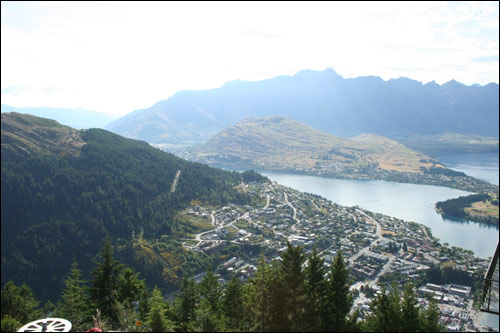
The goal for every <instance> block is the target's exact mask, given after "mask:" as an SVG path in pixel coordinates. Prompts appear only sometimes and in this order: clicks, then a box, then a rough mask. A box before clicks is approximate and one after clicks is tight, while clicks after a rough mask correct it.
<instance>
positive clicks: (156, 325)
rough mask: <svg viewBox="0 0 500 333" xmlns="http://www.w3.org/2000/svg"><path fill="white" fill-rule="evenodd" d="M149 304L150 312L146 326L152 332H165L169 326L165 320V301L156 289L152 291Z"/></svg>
mask: <svg viewBox="0 0 500 333" xmlns="http://www.w3.org/2000/svg"><path fill="white" fill-rule="evenodd" d="M149 303H150V304H151V310H150V311H149V313H148V315H147V320H146V326H148V327H149V328H150V329H151V330H152V331H153V332H165V331H166V330H167V329H168V328H170V326H171V325H170V323H169V321H168V320H167V318H166V315H165V313H166V309H165V301H164V299H163V296H162V294H161V290H160V289H159V288H158V287H155V288H154V289H153V292H152V295H151V298H150V300H149Z"/></svg>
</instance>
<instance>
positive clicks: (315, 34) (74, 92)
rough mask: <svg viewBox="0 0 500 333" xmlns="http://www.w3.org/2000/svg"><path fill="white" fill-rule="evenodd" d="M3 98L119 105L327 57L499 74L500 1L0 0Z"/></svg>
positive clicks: (365, 65)
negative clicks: (48, 0) (121, 0)
mask: <svg viewBox="0 0 500 333" xmlns="http://www.w3.org/2000/svg"><path fill="white" fill-rule="evenodd" d="M1 6H2V8H1V13H2V19H1V24H2V29H1V33H2V35H1V44H2V47H1V49H2V51H1V63H2V68H1V78H2V79H1V80H2V87H1V89H2V90H1V91H2V103H4V104H8V105H12V106H18V107H23V106H51V107H70V108H76V107H82V108H86V109H90V110H94V111H100V112H106V113H111V114H119V115H124V114H126V113H129V112H131V111H133V110H136V109H140V108H146V107H149V106H151V105H153V104H154V103H156V102H158V101H160V100H162V99H165V98H168V97H169V96H171V95H172V94H174V93H175V92H177V91H180V90H186V89H190V90H198V89H211V88H216V87H219V86H221V85H222V84H223V83H224V82H227V81H231V80H235V79H241V80H249V81H255V80H262V79H266V78H271V77H274V76H278V75H293V74H295V73H296V72H298V71H299V70H302V69H313V70H324V69H326V68H328V67H331V68H333V69H335V70H336V71H337V73H338V74H340V75H342V76H343V77H346V78H347V77H357V76H364V75H377V76H380V77H382V78H383V79H384V80H388V79H391V78H398V77H401V76H405V77H409V78H412V79H415V80H418V81H421V82H424V83H426V82H429V81H432V80H435V81H436V82H437V83H439V84H442V83H445V82H447V81H449V80H451V79H455V80H457V81H459V82H462V83H465V84H467V85H470V84H474V83H479V84H481V85H484V84H487V83H489V82H498V77H499V33H498V31H499V7H498V2H496V1H495V2H470V3H468V2H458V3H457V2H451V3H446V2H414V3H413V2H403V3H397V2H382V3H377V2H366V3H364V2H347V3H339V2H317V3H315V2H302V3H300V2H290V3H287V2H275V3H272V2H258V3H254V2H249V3H228V2H215V3H205V2H200V3H197V2H193V3H186V2H180V3H175V2H151V3H148V2H140V3H139V2H135V3H134V2H124V3H119V2H108V3H106V2H82V3H78V2H70V3H64V2H53V3H44V2H34V3H31V2H9V1H2V2H1Z"/></svg>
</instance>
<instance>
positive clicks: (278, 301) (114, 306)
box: [2, 239, 441, 332]
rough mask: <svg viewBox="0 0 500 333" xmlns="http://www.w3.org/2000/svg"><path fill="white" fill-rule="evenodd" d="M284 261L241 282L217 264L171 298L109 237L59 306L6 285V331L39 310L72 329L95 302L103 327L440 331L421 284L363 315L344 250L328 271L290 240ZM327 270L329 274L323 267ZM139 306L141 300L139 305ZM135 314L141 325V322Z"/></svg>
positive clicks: (73, 277)
mask: <svg viewBox="0 0 500 333" xmlns="http://www.w3.org/2000/svg"><path fill="white" fill-rule="evenodd" d="M280 259H281V260H275V261H272V262H269V263H266V262H265V261H264V259H262V260H261V263H260V265H259V267H258V270H257V272H256V273H255V276H254V277H253V278H251V279H250V280H247V281H241V280H240V279H239V278H237V277H236V276H233V277H232V278H231V279H230V280H229V282H228V283H227V284H225V285H221V284H220V283H219V282H218V280H217V279H218V278H217V276H216V275H215V274H214V273H213V271H212V269H211V267H208V270H207V272H206V274H205V276H204V277H203V279H202V281H201V282H200V283H196V282H195V281H194V279H193V278H190V277H185V278H184V279H183V281H182V285H181V293H180V295H178V296H177V297H176V298H175V299H174V300H173V301H166V300H165V299H164V297H163V295H162V292H161V290H160V289H159V288H157V287H154V288H153V289H151V287H150V286H148V285H146V283H145V281H144V280H142V279H140V278H139V277H138V274H137V273H135V272H134V270H133V269H131V268H130V267H126V266H124V265H123V264H121V263H120V262H119V261H117V260H116V259H115V258H114V256H113V246H112V245H111V242H110V241H109V239H108V240H106V242H105V245H104V247H103V248H102V250H101V252H100V256H99V259H98V261H97V263H96V265H95V266H94V268H93V271H92V276H93V280H92V281H91V282H90V283H89V284H87V283H85V282H84V281H82V280H81V279H80V275H81V271H80V269H79V268H78V265H77V264H76V262H74V263H73V264H72V265H71V269H70V270H69V272H68V273H67V275H66V279H65V287H64V290H63V292H62V294H61V295H60V297H59V298H58V302H57V304H56V305H55V306H51V307H48V306H47V305H45V306H44V307H43V308H41V307H40V306H39V302H38V301H37V300H36V299H35V298H34V297H33V295H32V293H31V290H30V288H29V287H28V286H26V285H23V286H21V287H17V286H16V285H15V284H13V283H12V282H8V283H7V284H6V285H5V286H4V288H3V289H2V330H4V329H11V330H15V329H17V328H19V327H20V326H21V323H23V324H24V323H25V322H26V321H28V320H33V319H38V317H37V316H42V315H49V314H51V315H55V316H59V317H64V318H66V319H69V320H70V321H71V323H72V325H73V330H74V331H78V330H80V331H83V330H86V329H89V328H90V327H91V323H92V321H91V316H92V314H93V313H94V311H95V308H100V309H101V310H102V323H103V325H102V327H101V328H104V329H108V330H109V329H120V330H121V331H151V330H152V331H154V332H161V331H176V332H189V331H203V332H214V331H229V332H238V331H257V332H262V331H276V332H277V331H285V332H286V331H288V332H297V331H299V332H300V331H315V332H340V331H341V332H356V331H375V332H379V331H394V332H435V331H439V330H440V329H441V327H440V326H439V323H438V309H437V307H436V306H435V304H433V303H432V302H431V303H430V306H429V307H428V308H427V309H424V308H422V307H420V306H418V304H417V298H416V295H415V290H414V288H413V287H412V286H411V285H406V286H405V288H404V291H403V293H402V294H401V291H400V290H399V289H398V288H396V287H393V288H392V289H391V290H390V291H388V292H386V291H385V289H384V291H383V293H382V294H380V295H379V296H377V297H375V298H374V299H373V302H372V314H371V315H369V316H368V317H367V318H365V319H364V320H358V319H359V316H358V312H357V311H355V312H354V313H351V307H352V303H353V294H352V293H351V292H350V291H349V286H350V282H351V281H350V277H349V273H348V271H347V270H346V267H345V264H344V259H343V257H342V254H341V253H340V252H338V253H337V256H336V258H335V260H334V262H333V265H332V266H331V268H330V270H329V271H328V272H326V268H325V266H324V263H323V261H322V260H321V259H319V257H318V254H317V252H316V250H315V249H314V250H313V252H312V253H311V254H309V255H305V254H304V253H303V249H302V247H293V246H291V245H290V244H288V246H287V249H286V251H284V252H283V253H282V255H281V258H280ZM325 273H327V274H325ZM134 305H135V306H134ZM136 320H139V322H140V323H139V325H140V326H136V323H137V322H136Z"/></svg>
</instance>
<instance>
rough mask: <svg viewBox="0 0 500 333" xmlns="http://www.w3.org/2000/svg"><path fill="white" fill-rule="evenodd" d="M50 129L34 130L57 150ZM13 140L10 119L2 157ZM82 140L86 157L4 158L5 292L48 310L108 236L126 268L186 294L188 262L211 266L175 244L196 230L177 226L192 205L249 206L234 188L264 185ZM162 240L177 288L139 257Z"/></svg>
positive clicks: (112, 138) (87, 137) (132, 148)
mask: <svg viewBox="0 0 500 333" xmlns="http://www.w3.org/2000/svg"><path fill="white" fill-rule="evenodd" d="M2 117H4V115H3V114H2ZM34 118H36V117H34ZM39 119H40V118H39ZM22 120H23V121H24V119H22ZM46 123H47V124H48V122H44V123H40V122H38V123H37V124H35V125H33V126H32V127H30V128H28V130H32V128H36V129H37V130H38V133H36V134H37V135H38V136H37V137H36V138H37V139H38V138H39V137H41V136H42V134H43V137H44V139H46V140H48V141H50V139H51V132H49V130H50V129H51V128H56V127H54V126H56V125H54V124H52V123H50V124H48V125H46ZM54 123H55V122H54ZM56 124H57V123H56ZM49 125H50V128H49ZM30 126H31V125H30ZM44 126H46V127H44ZM40 128H41V129H42V130H39V129H40ZM47 128H48V129H47ZM7 131H8V128H7V129H6V126H5V127H4V119H3V118H2V151H3V150H4V140H3V138H4V133H6V132H7ZM34 132H35V130H32V132H30V133H28V132H27V134H26V135H25V137H26V138H30V137H33V133H34ZM40 133H42V134H40ZM78 135H79V136H80V137H81V140H82V141H83V142H84V144H83V146H82V147H81V151H80V152H79V154H71V155H69V154H64V153H63V152H61V153H59V154H54V153H53V152H48V153H45V154H43V153H36V154H35V153H32V152H31V153H29V154H28V156H26V157H23V158H19V156H20V155H16V159H8V158H7V157H8V156H9V155H7V154H6V155H4V154H2V176H1V177H2V178H1V182H2V183H1V191H2V192H1V194H2V201H1V202H2V203H1V214H2V217H1V221H2V224H1V241H2V245H1V248H2V272H1V274H2V285H4V284H5V281H9V280H12V281H14V282H15V283H17V284H21V283H24V282H25V283H27V284H28V285H30V286H31V288H33V290H34V292H35V294H36V295H37V297H40V298H41V299H43V300H54V299H55V297H56V295H58V294H59V293H60V291H61V289H62V287H63V283H62V278H63V276H64V274H65V272H66V270H67V267H69V265H70V264H71V262H72V260H73V258H78V262H79V264H80V266H81V268H82V270H83V271H84V272H90V268H91V267H92V264H93V261H95V257H96V255H97V253H98V250H99V248H100V247H101V246H102V244H103V241H104V239H105V237H106V236H109V237H110V238H111V239H112V240H113V241H115V242H116V243H117V245H121V246H120V248H119V249H120V251H117V252H120V254H121V258H122V259H123V260H125V262H126V263H127V264H129V265H131V266H133V267H136V268H137V269H138V270H140V271H142V272H144V275H145V276H146V278H147V279H148V282H150V283H155V284H158V285H159V286H161V287H163V288H168V287H173V283H172V282H175V283H177V284H179V283H180V275H182V272H183V269H184V265H183V262H192V263H194V264H193V265H191V266H192V267H191V269H192V270H198V271H200V270H202V269H204V267H202V266H203V265H206V261H205V262H203V260H200V258H196V256H197V254H193V253H189V252H188V251H184V250H183V249H182V247H181V244H180V242H178V241H177V239H178V237H180V236H182V235H185V234H186V233H188V232H192V226H190V225H188V224H186V223H183V222H182V221H177V220H176V218H175V211H176V210H178V209H181V208H183V207H185V206H187V205H189V204H190V202H191V201H192V200H197V201H199V202H205V203H208V204H213V205H223V204H227V203H229V202H231V203H238V204H247V203H250V200H251V199H250V198H249V196H248V195H246V194H244V193H241V192H238V191H237V190H235V188H234V186H235V185H236V184H238V183H239V182H241V181H254V180H259V181H262V180H264V181H265V180H266V179H265V178H264V177H262V176H260V175H259V174H257V173H255V172H245V173H243V174H242V173H237V172H228V171H223V170H220V169H215V168H210V167H208V166H206V165H202V164H199V163H192V162H187V161H185V160H182V159H179V158H177V157H175V156H173V155H171V154H168V153H165V152H162V151H160V150H158V149H155V148H153V147H151V146H150V145H148V144H147V143H145V142H141V141H136V140H130V139H125V138H123V137H120V136H118V135H115V134H112V133H110V132H108V131H105V130H99V129H90V130H86V131H78ZM23 140H24V139H23ZM57 140H59V138H57ZM6 141H7V140H6ZM9 143H10V144H16V142H14V143H12V142H10V141H9ZM35 144H36V141H35ZM6 151H7V149H6ZM4 157H5V158H4ZM179 170H180V172H181V173H180V176H179V179H178V182H177V186H176V187H175V192H172V191H171V185H172V183H173V180H174V177H175V175H176V173H177V171H179ZM160 239H161V241H162V243H163V244H164V246H165V247H166V248H168V250H169V251H171V254H172V255H175V256H176V257H177V258H178V260H179V261H180V263H179V267H178V268H177V269H178V271H177V273H176V274H175V276H173V278H172V279H171V280H170V281H165V279H164V278H163V277H162V272H163V270H164V268H165V267H162V266H161V265H160V266H158V263H156V264H154V263H152V260H151V258H149V259H147V260H146V259H145V258H144V256H140V255H138V253H137V252H138V251H139V250H141V249H144V246H142V247H141V243H140V242H139V241H144V242H147V241H148V240H149V241H150V242H151V243H154V242H157V241H159V240H160ZM191 257H194V258H191ZM188 258H190V259H193V260H187V259H188ZM157 266H158V267H157ZM155 269H156V271H157V272H156V273H155V272H154V270H155ZM147 270H149V271H147ZM158 272H159V273H158ZM86 274H88V273H86ZM85 277H86V278H89V276H85ZM175 283H174V284H175Z"/></svg>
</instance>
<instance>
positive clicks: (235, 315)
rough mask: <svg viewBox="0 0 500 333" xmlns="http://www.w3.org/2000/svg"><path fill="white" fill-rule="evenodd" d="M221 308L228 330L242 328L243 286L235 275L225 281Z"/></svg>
mask: <svg viewBox="0 0 500 333" xmlns="http://www.w3.org/2000/svg"><path fill="white" fill-rule="evenodd" d="M222 310H223V313H224V315H225V317H226V320H227V326H228V329H229V330H230V331H235V330H240V329H242V321H243V318H244V315H245V313H244V308H243V288H242V286H241V283H240V280H239V279H238V278H237V277H236V276H233V277H231V279H230V280H229V282H228V283H227V286H226V290H225V293H224V297H223V299H222Z"/></svg>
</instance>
